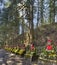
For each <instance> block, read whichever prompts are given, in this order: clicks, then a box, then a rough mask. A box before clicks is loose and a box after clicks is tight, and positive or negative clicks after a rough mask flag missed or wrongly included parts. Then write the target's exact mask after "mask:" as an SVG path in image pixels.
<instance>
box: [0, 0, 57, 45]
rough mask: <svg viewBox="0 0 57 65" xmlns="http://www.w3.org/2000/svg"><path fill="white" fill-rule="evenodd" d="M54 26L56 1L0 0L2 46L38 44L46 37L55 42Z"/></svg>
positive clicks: (55, 30)
mask: <svg viewBox="0 0 57 65" xmlns="http://www.w3.org/2000/svg"><path fill="white" fill-rule="evenodd" d="M56 24H57V0H0V43H1V44H3V45H4V44H9V45H13V44H14V45H18V44H19V43H26V44H28V43H31V42H35V43H38V44H40V43H43V42H44V40H45V38H46V36H48V35H49V36H51V38H52V39H53V41H56V39H57V37H55V36H56V33H57V29H56V28H57V25H56ZM42 40H43V41H42ZM40 45H42V44H40Z"/></svg>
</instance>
